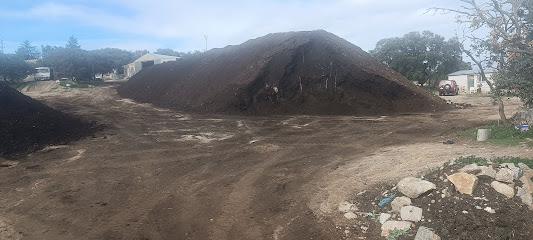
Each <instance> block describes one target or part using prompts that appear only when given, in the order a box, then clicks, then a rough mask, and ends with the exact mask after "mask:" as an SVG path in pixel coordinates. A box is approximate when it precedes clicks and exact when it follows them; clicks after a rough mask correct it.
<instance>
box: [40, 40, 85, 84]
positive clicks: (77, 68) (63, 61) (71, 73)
mask: <svg viewBox="0 0 533 240" xmlns="http://www.w3.org/2000/svg"><path fill="white" fill-rule="evenodd" d="M43 62H44V64H45V65H46V66H49V67H51V68H52V69H54V71H55V72H56V74H57V75H58V76H59V77H67V78H73V79H75V80H85V81H89V80H91V79H93V76H94V74H93V65H92V62H91V59H90V56H89V53H88V52H87V51H85V50H82V49H79V48H62V47H60V48H57V49H54V50H51V51H49V52H48V54H47V55H46V57H45V58H44V59H43Z"/></svg>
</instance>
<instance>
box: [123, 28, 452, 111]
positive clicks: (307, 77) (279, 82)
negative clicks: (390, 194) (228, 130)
mask: <svg viewBox="0 0 533 240" xmlns="http://www.w3.org/2000/svg"><path fill="white" fill-rule="evenodd" d="M118 93H119V95H120V96H122V97H127V98H132V99H134V100H136V101H139V102H147V103H152V104H154V105H157V106H160V107H167V108H172V109H176V110H180V111H193V112H203V113H212V112H226V113H251V114H260V115H263V114H318V115H321V114H346V115H378V114H394V113H402V112H418V111H430V110H431V111H433V110H435V109H442V108H445V107H446V105H445V103H444V101H443V100H441V99H440V98H438V97H437V96H435V95H434V94H431V93H430V92H428V91H425V90H423V89H420V88H418V87H417V86H415V85H414V84H413V83H411V82H410V81H408V80H407V79H406V78H405V77H403V76H402V75H400V74H399V73H397V72H395V71H393V70H391V69H389V68H387V67H386V66H385V65H383V64H382V63H380V62H379V61H378V60H376V59H375V58H373V57H371V56H370V54H368V53H366V52H365V51H363V50H361V49H360V48H359V47H357V46H355V45H353V44H351V43H349V42H348V41H346V40H344V39H342V38H339V37H337V36H335V35H333V34H331V33H328V32H326V31H322V30H318V31H310V32H289V33H275V34H268V35H266V36H264V37H260V38H257V39H253V40H249V41H247V42H245V43H243V44H240V45H237V46H227V47H225V48H222V49H213V50H210V51H208V52H205V53H202V54H199V55H196V56H194V57H191V58H187V59H180V60H178V61H176V62H167V63H164V64H159V65H154V66H151V67H148V68H146V69H143V70H141V71H140V72H139V73H137V74H136V75H134V76H133V77H132V78H131V79H130V80H129V81H128V82H126V83H124V84H123V85H121V86H120V87H119V88H118Z"/></svg>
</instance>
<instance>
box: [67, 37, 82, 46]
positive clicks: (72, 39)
mask: <svg viewBox="0 0 533 240" xmlns="http://www.w3.org/2000/svg"><path fill="white" fill-rule="evenodd" d="M66 48H72V49H81V46H80V44H79V43H78V39H77V38H75V37H74V36H70V38H69V39H68V42H67V45H66Z"/></svg>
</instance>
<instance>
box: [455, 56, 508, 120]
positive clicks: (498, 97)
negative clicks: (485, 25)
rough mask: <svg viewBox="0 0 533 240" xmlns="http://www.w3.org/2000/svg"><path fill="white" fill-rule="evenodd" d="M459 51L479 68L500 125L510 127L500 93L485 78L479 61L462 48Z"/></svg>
mask: <svg viewBox="0 0 533 240" xmlns="http://www.w3.org/2000/svg"><path fill="white" fill-rule="evenodd" d="M461 50H463V52H464V53H466V55H468V57H470V59H471V60H472V61H473V62H474V63H475V64H476V65H477V66H478V67H479V74H480V75H481V80H482V81H484V82H486V83H487V85H488V86H489V88H490V92H491V93H492V97H493V98H494V100H496V103H498V113H499V115H500V119H501V120H502V123H503V125H504V126H505V127H507V128H508V127H510V126H511V124H510V123H509V120H507V117H505V107H504V105H503V100H502V95H501V91H500V90H499V89H496V88H495V87H494V85H492V83H491V82H490V81H489V80H488V79H487V76H486V75H485V69H484V68H483V65H482V64H481V62H480V61H478V60H477V59H476V58H475V57H474V55H472V53H471V52H470V51H468V50H466V49H464V48H462V47H461Z"/></svg>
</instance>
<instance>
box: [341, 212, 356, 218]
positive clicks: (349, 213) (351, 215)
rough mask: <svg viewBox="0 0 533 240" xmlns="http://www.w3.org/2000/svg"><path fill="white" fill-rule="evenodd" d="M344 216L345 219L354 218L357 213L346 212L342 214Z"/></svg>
mask: <svg viewBox="0 0 533 240" xmlns="http://www.w3.org/2000/svg"><path fill="white" fill-rule="evenodd" d="M344 217H345V218H347V219H354V218H357V215H356V214H355V213H353V212H347V213H345V214H344Z"/></svg>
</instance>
